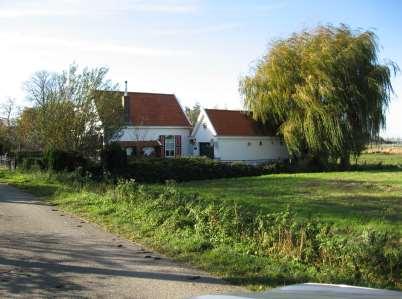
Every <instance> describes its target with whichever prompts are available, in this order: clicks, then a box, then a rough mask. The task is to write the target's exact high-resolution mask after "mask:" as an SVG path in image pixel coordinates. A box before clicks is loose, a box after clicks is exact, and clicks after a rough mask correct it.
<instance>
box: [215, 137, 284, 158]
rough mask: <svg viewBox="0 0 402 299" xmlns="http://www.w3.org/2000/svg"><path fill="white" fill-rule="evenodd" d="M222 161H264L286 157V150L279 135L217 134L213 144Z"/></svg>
mask: <svg viewBox="0 0 402 299" xmlns="http://www.w3.org/2000/svg"><path fill="white" fill-rule="evenodd" d="M215 147H218V152H219V153H220V155H219V156H216V158H217V159H220V160H222V161H245V162H265V161H270V160H284V159H287V158H288V157H289V156H288V151H287V148H286V146H285V144H284V143H283V142H281V139H280V138H279V137H270V136H261V137H259V136H250V137H248V136H233V137H232V136H230V137H229V136H227V137H224V136H219V137H218V141H217V142H216V144H215Z"/></svg>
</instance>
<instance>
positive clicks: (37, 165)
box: [20, 157, 46, 170]
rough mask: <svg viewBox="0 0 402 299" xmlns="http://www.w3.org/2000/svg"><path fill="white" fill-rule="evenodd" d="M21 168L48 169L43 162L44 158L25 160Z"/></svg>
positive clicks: (28, 158)
mask: <svg viewBox="0 0 402 299" xmlns="http://www.w3.org/2000/svg"><path fill="white" fill-rule="evenodd" d="M20 167H21V168H22V169H24V170H32V169H40V170H44V169H46V165H45V163H44V162H43V159H42V158H32V157H27V158H23V159H22V163H21V164H20Z"/></svg>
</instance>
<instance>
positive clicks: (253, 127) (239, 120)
mask: <svg viewBox="0 0 402 299" xmlns="http://www.w3.org/2000/svg"><path fill="white" fill-rule="evenodd" d="M205 112H206V113H207V115H208V118H209V120H210V121H211V122H212V125H213V126H214V128H215V131H216V133H217V134H218V135H222V136H273V135H274V134H273V133H272V130H269V129H267V128H266V127H264V126H263V125H262V124H261V123H259V122H257V121H255V120H253V119H252V117H251V116H250V115H248V114H247V113H246V112H244V111H238V110H218V109H205Z"/></svg>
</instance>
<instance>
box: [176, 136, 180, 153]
mask: <svg viewBox="0 0 402 299" xmlns="http://www.w3.org/2000/svg"><path fill="white" fill-rule="evenodd" d="M180 156H181V136H180V135H176V157H180Z"/></svg>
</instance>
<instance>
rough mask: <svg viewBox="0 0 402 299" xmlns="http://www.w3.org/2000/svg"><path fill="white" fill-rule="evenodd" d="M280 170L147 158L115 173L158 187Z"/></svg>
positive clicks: (202, 160)
mask: <svg viewBox="0 0 402 299" xmlns="http://www.w3.org/2000/svg"><path fill="white" fill-rule="evenodd" d="M279 168H280V167H279V164H278V165H274V166H271V167H269V166H267V165H259V166H253V165H247V164H244V163H223V162H218V161H214V160H210V159H207V158H177V159H158V158H153V159H151V158H147V159H133V160H129V161H128V163H127V165H126V166H125V167H124V168H123V169H115V170H116V172H115V173H116V174H118V175H119V176H120V177H123V178H126V179H130V178H131V179H135V180H136V181H138V182H148V183H157V182H164V181H167V180H175V181H178V182H183V181H192V180H206V179H217V178H231V177H243V176H257V175H262V174H269V173H274V172H277V171H278V169H279Z"/></svg>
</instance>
